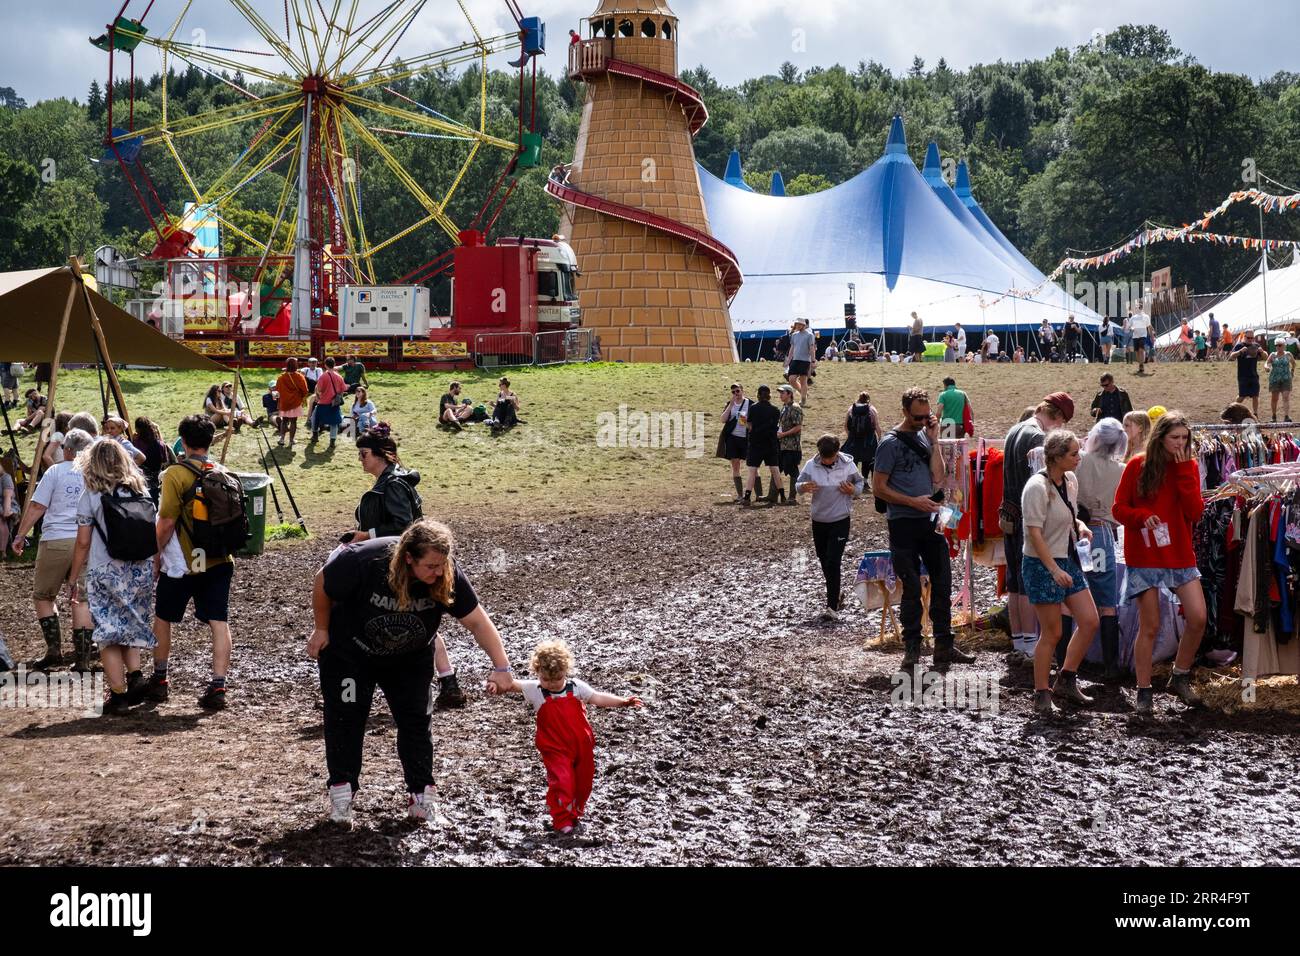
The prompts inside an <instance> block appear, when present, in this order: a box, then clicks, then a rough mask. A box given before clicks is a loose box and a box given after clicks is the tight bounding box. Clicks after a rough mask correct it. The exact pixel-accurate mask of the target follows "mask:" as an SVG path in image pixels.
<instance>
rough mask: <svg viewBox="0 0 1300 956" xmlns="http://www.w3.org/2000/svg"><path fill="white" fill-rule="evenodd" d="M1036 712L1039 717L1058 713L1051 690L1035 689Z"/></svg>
mask: <svg viewBox="0 0 1300 956" xmlns="http://www.w3.org/2000/svg"><path fill="white" fill-rule="evenodd" d="M1034 713H1035V714H1037V715H1038V716H1039V717H1051V716H1052V715H1053V714H1055V713H1056V708H1055V707H1053V706H1052V692H1051V691H1050V690H1036V691H1034Z"/></svg>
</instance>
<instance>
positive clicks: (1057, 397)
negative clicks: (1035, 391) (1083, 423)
mask: <svg viewBox="0 0 1300 956" xmlns="http://www.w3.org/2000/svg"><path fill="white" fill-rule="evenodd" d="M1043 401H1045V402H1047V404H1049V405H1052V406H1054V407H1055V408H1056V410H1057V411H1058V412H1060V413H1061V414H1062V415H1064V416H1065V420H1066V421H1067V422H1068V421H1069V420H1070V419H1071V418H1073V417H1074V399H1072V398H1071V397H1070V396H1069V395H1067V394H1066V393H1065V392H1053V393H1052V394H1051V395H1045V396H1043Z"/></svg>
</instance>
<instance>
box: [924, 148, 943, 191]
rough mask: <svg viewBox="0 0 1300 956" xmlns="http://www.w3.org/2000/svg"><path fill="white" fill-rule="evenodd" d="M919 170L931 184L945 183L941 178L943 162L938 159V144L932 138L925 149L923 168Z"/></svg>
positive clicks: (940, 184) (941, 184) (939, 184)
mask: <svg viewBox="0 0 1300 956" xmlns="http://www.w3.org/2000/svg"><path fill="white" fill-rule="evenodd" d="M921 172H922V174H923V175H924V176H925V181H926V182H927V183H929V184H930V185H931V186H946V185H947V183H946V182H944V178H943V164H942V162H941V161H940V159H939V144H938V143H936V142H934V141H933V140H931V141H930V145H929V146H927V147H926V149H925V168H924V169H922V170H921Z"/></svg>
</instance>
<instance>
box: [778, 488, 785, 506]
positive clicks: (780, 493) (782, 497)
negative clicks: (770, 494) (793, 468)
mask: <svg viewBox="0 0 1300 956" xmlns="http://www.w3.org/2000/svg"><path fill="white" fill-rule="evenodd" d="M776 503H777V504H778V505H783V504H785V489H784V488H780V489H778V490H777V493H776Z"/></svg>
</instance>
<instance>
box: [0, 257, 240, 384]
mask: <svg viewBox="0 0 1300 956" xmlns="http://www.w3.org/2000/svg"><path fill="white" fill-rule="evenodd" d="M76 282H77V279H76V277H75V276H74V275H73V274H72V271H71V270H70V269H69V268H68V267H67V266H63V267H59V268H55V269H31V270H28V271H25V272H3V273H0V359H4V360H5V361H14V362H28V363H35V362H52V361H54V353H55V351H56V349H57V348H58V344H59V329H60V325H61V322H62V320H63V311H64V309H65V307H66V306H67V302H68V292H69V290H70V289H71V288H72V287H73V286H74V285H75V283H76ZM86 292H87V293H88V294H89V296H90V300H91V302H92V303H93V304H94V310H95V314H96V315H97V316H99V323H100V326H101V327H102V328H103V331H104V340H105V342H106V344H107V346H108V354H109V357H110V360H111V361H113V362H119V363H125V364H130V365H159V366H162V367H164V368H174V369H200V370H203V371H209V372H216V371H222V370H223V369H224V368H225V366H223V365H220V364H219V363H217V362H214V361H213V360H212V359H210V358H207V357H206V356H203V355H199V354H198V353H197V352H193V351H191V350H190V349H187V348H186V347H185V346H184V345H181V344H180V343H179V342H175V341H173V340H172V339H169V338H168V337H167V336H165V335H163V334H162V333H161V332H159V331H158V330H157V329H154V328H152V327H151V326H149V325H147V324H146V323H144V322H141V321H140V320H139V319H137V318H135V317H134V316H132V315H131V314H130V313H128V312H124V311H123V310H122V309H119V308H118V307H117V306H115V305H114V304H113V303H112V302H109V301H108V300H107V299H105V298H104V297H103V296H101V295H100V294H99V293H98V292H96V291H94V290H93V289H89V288H88V289H86ZM61 361H62V362H63V363H64V364H74V365H79V364H87V365H93V364H95V363H96V362H98V361H99V355H98V353H97V351H96V349H95V337H94V332H93V330H92V328H91V319H90V313H89V311H88V309H87V308H86V300H85V298H84V297H83V296H80V295H78V296H75V297H74V298H73V300H72V314H71V316H70V318H69V321H68V335H67V340H66V341H65V342H64V343H63V355H62V358H61Z"/></svg>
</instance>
